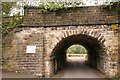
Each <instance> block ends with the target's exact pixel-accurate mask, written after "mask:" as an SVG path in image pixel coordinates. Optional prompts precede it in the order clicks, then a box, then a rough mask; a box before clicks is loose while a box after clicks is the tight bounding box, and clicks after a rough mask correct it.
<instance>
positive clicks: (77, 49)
mask: <svg viewBox="0 0 120 80" xmlns="http://www.w3.org/2000/svg"><path fill="white" fill-rule="evenodd" d="M67 53H70V54H86V53H87V51H86V49H85V48H84V47H83V46H81V45H73V46H71V47H69V48H68V50H67Z"/></svg>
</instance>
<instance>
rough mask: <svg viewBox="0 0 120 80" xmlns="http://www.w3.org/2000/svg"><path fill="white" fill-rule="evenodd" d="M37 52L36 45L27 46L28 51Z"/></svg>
mask: <svg viewBox="0 0 120 80" xmlns="http://www.w3.org/2000/svg"><path fill="white" fill-rule="evenodd" d="M35 52H36V46H30V45H29V46H27V49H26V53H35Z"/></svg>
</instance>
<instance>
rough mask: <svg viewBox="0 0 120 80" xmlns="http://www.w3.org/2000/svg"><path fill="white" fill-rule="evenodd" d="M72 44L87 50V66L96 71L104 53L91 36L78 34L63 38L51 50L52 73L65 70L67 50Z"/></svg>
mask: <svg viewBox="0 0 120 80" xmlns="http://www.w3.org/2000/svg"><path fill="white" fill-rule="evenodd" d="M74 44H79V45H82V46H83V47H84V48H85V49H86V50H87V55H88V64H89V66H91V67H94V68H96V69H98V67H97V66H98V64H100V63H101V62H100V61H101V60H100V59H101V55H103V54H102V52H103V51H104V50H103V48H102V46H101V44H100V42H99V41H98V40H97V39H96V38H93V37H91V36H87V35H84V34H79V35H72V36H69V37H66V38H63V39H62V40H61V41H60V42H59V43H58V44H57V45H56V46H55V48H54V49H53V51H52V53H53V55H52V56H54V60H53V64H54V73H56V72H58V71H59V70H61V69H63V68H65V66H66V63H67V60H66V53H67V49H68V48H69V47H70V46H72V45H74Z"/></svg>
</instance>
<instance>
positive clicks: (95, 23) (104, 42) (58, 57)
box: [3, 6, 120, 77]
mask: <svg viewBox="0 0 120 80" xmlns="http://www.w3.org/2000/svg"><path fill="white" fill-rule="evenodd" d="M24 9H25V13H24V18H23V23H22V25H21V26H19V27H18V28H17V29H14V30H13V31H11V32H9V34H8V35H7V36H6V37H4V41H5V43H4V46H3V59H4V62H3V67H4V68H7V69H8V70H13V71H18V72H25V73H30V74H33V75H36V76H41V77H50V76H51V75H53V74H54V73H55V72H56V71H58V70H60V69H62V68H63V67H64V65H65V63H66V50H67V48H69V47H70V46H71V45H73V44H80V45H82V46H84V47H85V48H86V49H87V54H88V62H89V64H90V65H91V66H93V67H95V68H97V69H99V70H100V71H102V72H103V73H105V74H106V75H108V76H114V75H115V74H116V73H117V72H118V71H119V69H118V68H119V50H118V31H117V30H113V29H112V27H113V28H114V27H116V26H117V27H118V26H119V24H120V22H119V19H118V18H119V17H120V16H119V15H120V14H118V12H117V11H114V10H104V9H101V8H100V7H99V6H93V7H80V8H70V9H68V10H66V11H62V10H59V11H56V12H45V13H42V12H40V8H38V7H25V8H24ZM28 46H34V47H36V48H35V52H32V53H29V52H26V49H27V47H28Z"/></svg>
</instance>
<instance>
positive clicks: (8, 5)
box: [2, 2, 16, 15]
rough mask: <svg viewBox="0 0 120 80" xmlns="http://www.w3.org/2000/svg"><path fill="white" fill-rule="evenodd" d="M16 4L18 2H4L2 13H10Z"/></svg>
mask: <svg viewBox="0 0 120 80" xmlns="http://www.w3.org/2000/svg"><path fill="white" fill-rule="evenodd" d="M15 4H16V2H2V14H3V15H9V14H10V10H11V8H12V7H14V6H15Z"/></svg>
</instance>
